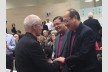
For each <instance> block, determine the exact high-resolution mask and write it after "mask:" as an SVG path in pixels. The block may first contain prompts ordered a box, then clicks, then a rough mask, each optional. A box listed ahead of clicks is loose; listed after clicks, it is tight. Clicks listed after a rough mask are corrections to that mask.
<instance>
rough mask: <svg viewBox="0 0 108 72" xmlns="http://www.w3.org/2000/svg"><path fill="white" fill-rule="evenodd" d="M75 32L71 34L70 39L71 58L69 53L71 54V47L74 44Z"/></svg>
mask: <svg viewBox="0 0 108 72" xmlns="http://www.w3.org/2000/svg"><path fill="white" fill-rule="evenodd" d="M75 33H76V32H75V31H74V32H73V33H72V37H71V43H70V56H71V53H72V46H73V43H74V39H75Z"/></svg>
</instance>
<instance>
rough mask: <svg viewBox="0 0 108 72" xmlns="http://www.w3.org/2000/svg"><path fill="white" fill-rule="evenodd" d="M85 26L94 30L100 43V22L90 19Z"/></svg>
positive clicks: (85, 22)
mask: <svg viewBox="0 0 108 72" xmlns="http://www.w3.org/2000/svg"><path fill="white" fill-rule="evenodd" d="M84 24H85V25H87V26H89V27H90V28H91V29H93V31H94V32H95V35H96V39H97V41H98V42H100V41H101V36H100V34H99V31H100V30H101V29H102V27H101V25H100V23H99V21H98V20H97V19H92V18H89V19H87V20H85V21H84Z"/></svg>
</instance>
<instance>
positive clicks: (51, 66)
mask: <svg viewBox="0 0 108 72" xmlns="http://www.w3.org/2000/svg"><path fill="white" fill-rule="evenodd" d="M31 46H32V47H31V49H30V57H31V59H32V61H33V62H34V63H35V65H36V68H38V69H40V72H55V71H57V70H58V69H59V62H53V63H48V61H47V59H46V57H45V54H44V52H43V50H42V48H41V47H40V45H39V44H38V43H33V44H32V45H31Z"/></svg>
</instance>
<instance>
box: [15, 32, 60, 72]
mask: <svg viewBox="0 0 108 72" xmlns="http://www.w3.org/2000/svg"><path fill="white" fill-rule="evenodd" d="M15 56H16V57H15V60H16V69H17V71H18V72H55V71H57V70H58V69H59V63H58V62H54V63H52V64H51V63H48V62H47V59H46V57H45V54H44V52H43V50H42V48H41V47H40V45H39V43H38V41H37V39H36V38H35V37H34V36H33V35H32V34H31V33H28V32H27V33H26V34H25V35H24V36H23V37H22V38H21V39H20V41H19V42H18V44H17V46H16V50H15Z"/></svg>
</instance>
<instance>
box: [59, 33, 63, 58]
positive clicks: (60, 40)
mask: <svg viewBox="0 0 108 72" xmlns="http://www.w3.org/2000/svg"><path fill="white" fill-rule="evenodd" d="M62 41H63V35H60V38H59V43H58V57H59V56H60V49H61V46H62Z"/></svg>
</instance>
